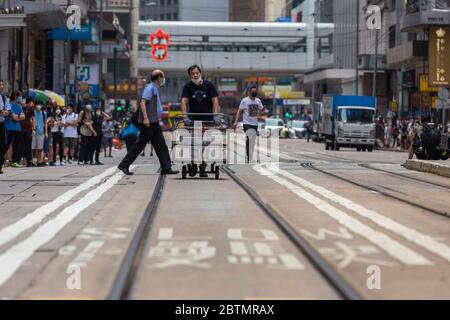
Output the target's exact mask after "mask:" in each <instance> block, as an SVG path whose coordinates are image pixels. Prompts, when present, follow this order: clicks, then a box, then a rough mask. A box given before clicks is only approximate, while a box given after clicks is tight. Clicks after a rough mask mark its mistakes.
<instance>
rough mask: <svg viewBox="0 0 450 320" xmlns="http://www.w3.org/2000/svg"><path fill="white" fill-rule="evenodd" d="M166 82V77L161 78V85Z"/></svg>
mask: <svg viewBox="0 0 450 320" xmlns="http://www.w3.org/2000/svg"><path fill="white" fill-rule="evenodd" d="M165 83H166V78H162V79H161V80H159V85H160V86H161V87H162V86H163V85H164V84H165Z"/></svg>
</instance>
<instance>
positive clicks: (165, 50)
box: [150, 28, 170, 62]
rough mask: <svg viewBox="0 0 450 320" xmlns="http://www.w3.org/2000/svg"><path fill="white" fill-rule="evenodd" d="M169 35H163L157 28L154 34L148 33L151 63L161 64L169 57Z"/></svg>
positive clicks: (162, 31)
mask: <svg viewBox="0 0 450 320" xmlns="http://www.w3.org/2000/svg"><path fill="white" fill-rule="evenodd" d="M169 43H170V34H168V33H164V30H163V29H160V28H158V29H157V30H156V32H155V33H150V46H151V55H152V58H153V61H155V62H163V61H164V60H166V59H167V57H168V56H169Z"/></svg>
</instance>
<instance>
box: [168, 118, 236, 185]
mask: <svg viewBox="0 0 450 320" xmlns="http://www.w3.org/2000/svg"><path fill="white" fill-rule="evenodd" d="M202 116H203V117H211V118H213V117H216V118H219V120H220V123H216V122H215V121H203V120H202V121H201V130H202V131H201V137H196V136H195V133H194V131H195V128H197V127H196V124H195V121H194V120H190V121H189V123H186V121H185V119H189V117H197V118H198V117H202ZM173 123H174V126H173V130H174V131H175V130H177V129H185V130H187V132H188V133H189V136H180V137H179V138H178V137H176V138H175V139H172V150H173V149H174V148H175V147H176V146H178V145H181V146H182V147H183V148H186V147H190V159H188V160H186V159H185V158H182V160H181V163H182V169H181V177H182V179H186V178H187V177H188V176H189V177H195V176H197V175H198V176H199V177H207V174H208V173H209V174H214V176H215V178H216V179H219V177H220V167H219V165H217V161H216V160H217V158H216V159H215V160H214V161H210V160H209V159H204V153H203V151H204V150H205V148H206V147H209V146H210V145H211V144H213V145H215V147H216V148H218V147H220V149H221V152H220V153H221V155H222V158H221V161H222V162H223V164H226V147H227V144H226V129H227V128H228V123H227V120H226V115H225V114H223V113H183V114H178V115H176V116H175V117H174V118H173ZM209 129H216V130H219V131H220V133H221V139H222V143H220V144H219V145H218V144H217V143H216V141H214V140H215V137H214V136H212V137H209V136H208V135H205V134H204V133H205V131H207V130H209ZM174 136H175V135H174ZM196 152H200V153H201V163H198V161H197V162H196V160H198V159H196V158H195V154H196ZM208 167H209V170H208Z"/></svg>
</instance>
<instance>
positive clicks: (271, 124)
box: [264, 118, 286, 137]
mask: <svg viewBox="0 0 450 320" xmlns="http://www.w3.org/2000/svg"><path fill="white" fill-rule="evenodd" d="M285 128H286V126H285V124H284V122H283V120H281V119H279V118H270V119H266V123H265V126H264V131H265V132H264V134H265V136H267V137H270V136H272V135H273V134H275V135H277V136H278V137H284V135H285V134H284V133H283V134H282V130H284V129H285Z"/></svg>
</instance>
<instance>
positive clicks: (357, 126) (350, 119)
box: [319, 95, 376, 152]
mask: <svg viewBox="0 0 450 320" xmlns="http://www.w3.org/2000/svg"><path fill="white" fill-rule="evenodd" d="M322 107H323V109H322V116H321V119H320V122H319V126H320V133H321V136H322V139H323V140H324V141H325V149H326V150H330V149H331V150H336V151H339V149H340V148H341V147H347V148H356V149H357V150H358V151H366V150H367V151H369V152H372V151H373V148H374V146H375V113H376V100H375V97H369V96H337V95H335V96H333V95H325V96H324V97H323V106H322Z"/></svg>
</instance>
